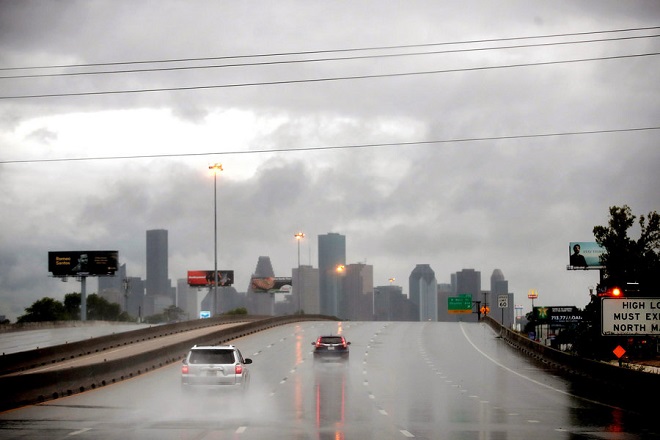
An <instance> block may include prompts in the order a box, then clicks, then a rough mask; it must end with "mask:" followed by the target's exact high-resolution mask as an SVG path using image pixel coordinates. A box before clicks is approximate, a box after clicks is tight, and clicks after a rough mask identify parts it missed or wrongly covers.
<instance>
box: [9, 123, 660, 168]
mask: <svg viewBox="0 0 660 440" xmlns="http://www.w3.org/2000/svg"><path fill="white" fill-rule="evenodd" d="M651 130H660V126H656V127H631V128H619V129H603V130H585V131H566V132H556V133H536V134H519V135H510V136H488V137H467V138H455V139H436V140H427V141H411V142H386V143H372V144H352V145H334V146H333V145H331V146H321V147H303V148H275V149H259V150H248V151H221V152H217V151H215V152H207V153H172V154H145V155H134V156H98V157H74V158H59V159H23V160H0V165H11V164H26V163H54V162H88V161H101V160H104V161H105V160H129V159H163V158H174V157H201V156H219V155H220V156H230V155H254V154H273V153H302V152H317V151H329V150H352V149H366V148H385V147H397V146H400V147H407V146H423V145H431V144H452V143H466V142H483V141H503V140H516V139H534V138H549V137H565V136H585V135H600V134H612V133H631V132H641V131H651Z"/></svg>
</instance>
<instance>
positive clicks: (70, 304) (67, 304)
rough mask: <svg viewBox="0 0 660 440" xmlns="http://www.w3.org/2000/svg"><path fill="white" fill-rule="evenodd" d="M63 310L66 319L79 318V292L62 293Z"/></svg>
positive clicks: (74, 319) (75, 319)
mask: <svg viewBox="0 0 660 440" xmlns="http://www.w3.org/2000/svg"><path fill="white" fill-rule="evenodd" d="M64 310H65V311H66V314H67V316H68V319H71V320H73V321H77V320H79V319H80V293H76V292H73V293H67V294H66V295H64Z"/></svg>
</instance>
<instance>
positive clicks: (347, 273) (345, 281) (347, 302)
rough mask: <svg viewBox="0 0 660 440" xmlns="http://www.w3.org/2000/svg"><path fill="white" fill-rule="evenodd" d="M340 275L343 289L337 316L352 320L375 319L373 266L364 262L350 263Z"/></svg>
mask: <svg viewBox="0 0 660 440" xmlns="http://www.w3.org/2000/svg"><path fill="white" fill-rule="evenodd" d="M339 277H340V280H341V283H340V284H341V289H340V296H339V300H338V315H336V316H338V317H340V318H341V319H348V320H351V321H373V320H374V302H373V301H374V268H373V266H371V265H369V264H364V263H355V264H349V265H347V266H346V267H345V270H344V271H343V272H342V273H340V274H339Z"/></svg>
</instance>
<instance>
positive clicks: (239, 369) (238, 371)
mask: <svg viewBox="0 0 660 440" xmlns="http://www.w3.org/2000/svg"><path fill="white" fill-rule="evenodd" d="M234 372H235V373H236V374H243V365H240V364H238V365H236V368H234Z"/></svg>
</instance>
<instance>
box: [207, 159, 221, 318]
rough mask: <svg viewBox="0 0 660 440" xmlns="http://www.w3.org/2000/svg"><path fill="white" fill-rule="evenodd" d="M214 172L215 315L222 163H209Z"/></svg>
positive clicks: (216, 307)
mask: <svg viewBox="0 0 660 440" xmlns="http://www.w3.org/2000/svg"><path fill="white" fill-rule="evenodd" d="M209 169H210V170H212V172H213V259H214V265H213V280H214V281H213V315H212V316H215V315H216V314H217V313H218V172H220V171H222V164H221V163H214V164H213V165H209Z"/></svg>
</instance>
